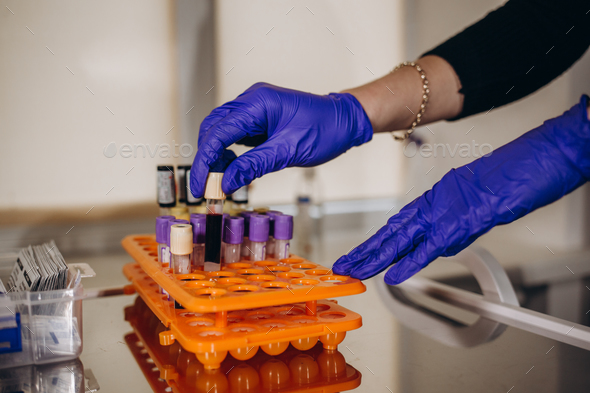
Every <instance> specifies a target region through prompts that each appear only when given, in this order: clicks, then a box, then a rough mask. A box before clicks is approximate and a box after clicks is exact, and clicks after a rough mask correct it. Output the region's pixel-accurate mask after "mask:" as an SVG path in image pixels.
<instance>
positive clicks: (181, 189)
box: [176, 165, 191, 204]
mask: <svg viewBox="0 0 590 393" xmlns="http://www.w3.org/2000/svg"><path fill="white" fill-rule="evenodd" d="M190 169H191V166H190V165H178V167H177V171H176V172H177V174H178V203H180V204H183V203H186V198H187V196H188V195H187V194H188V193H187V188H186V185H187V179H188V175H189V174H190Z"/></svg>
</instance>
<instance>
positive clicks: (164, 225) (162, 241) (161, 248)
mask: <svg viewBox="0 0 590 393" xmlns="http://www.w3.org/2000/svg"><path fill="white" fill-rule="evenodd" d="M170 220H174V216H159V217H156V241H157V242H158V262H164V255H163V254H164V253H165V252H166V247H167V246H168V245H167V244H166V231H167V230H168V221H170ZM166 259H167V260H166V262H170V255H167V256H166Z"/></svg>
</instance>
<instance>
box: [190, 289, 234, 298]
mask: <svg viewBox="0 0 590 393" xmlns="http://www.w3.org/2000/svg"><path fill="white" fill-rule="evenodd" d="M226 293H227V291H226V290H225V289H221V288H203V289H198V290H197V291H196V294H197V296H212V297H215V296H223V295H225V294H226Z"/></svg>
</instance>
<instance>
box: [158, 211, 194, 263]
mask: <svg viewBox="0 0 590 393" xmlns="http://www.w3.org/2000/svg"><path fill="white" fill-rule="evenodd" d="M175 224H190V223H189V222H188V221H187V220H178V219H175V220H170V221H168V228H166V253H167V254H168V257H169V258H170V257H171V254H170V228H171V227H172V225H175ZM164 262H169V263H170V265H169V267H170V268H171V269H173V268H174V267H173V266H172V259H169V260H168V261H164Z"/></svg>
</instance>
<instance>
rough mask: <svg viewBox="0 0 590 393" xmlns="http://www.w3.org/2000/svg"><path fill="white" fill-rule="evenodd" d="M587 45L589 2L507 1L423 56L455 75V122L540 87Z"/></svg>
mask: <svg viewBox="0 0 590 393" xmlns="http://www.w3.org/2000/svg"><path fill="white" fill-rule="evenodd" d="M589 45H590V1H589V0H510V1H508V2H507V3H506V4H504V6H502V7H500V8H498V9H497V10H495V11H492V12H490V13H489V14H488V15H486V16H485V17H484V18H483V19H481V20H480V21H478V22H476V23H475V24H473V25H472V26H469V27H468V28H466V29H465V30H463V31H462V32H460V33H459V34H457V35H456V36H454V37H452V38H450V39H449V40H447V41H446V42H444V43H442V44H441V45H439V46H437V47H436V48H434V49H432V50H430V51H429V52H427V53H425V54H424V55H423V56H426V55H437V56H440V57H442V58H444V59H445V60H446V61H448V62H449V63H450V64H451V65H452V66H453V68H454V69H455V72H456V73H457V75H458V76H459V79H460V80H461V84H462V89H461V92H462V93H463V94H464V96H465V100H464V104H463V111H462V112H461V113H460V114H459V116H457V117H456V118H454V119H452V120H457V119H461V118H463V117H467V116H470V115H473V114H476V113H480V112H484V111H488V110H490V108H492V107H495V108H497V107H499V106H502V105H506V104H508V103H510V102H513V101H516V100H518V99H520V98H522V97H525V96H527V95H529V94H531V93H532V92H534V91H536V90H538V89H540V88H541V87H543V86H545V85H546V84H548V83H549V82H551V81H552V80H553V79H555V78H557V77H558V76H559V75H561V74H562V73H563V72H564V71H566V70H567V69H568V68H569V67H570V66H571V65H572V64H574V63H575V62H576V61H577V60H578V59H579V58H580V57H581V56H582V55H583V54H584V52H585V51H586V49H587V48H588V46H589Z"/></svg>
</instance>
